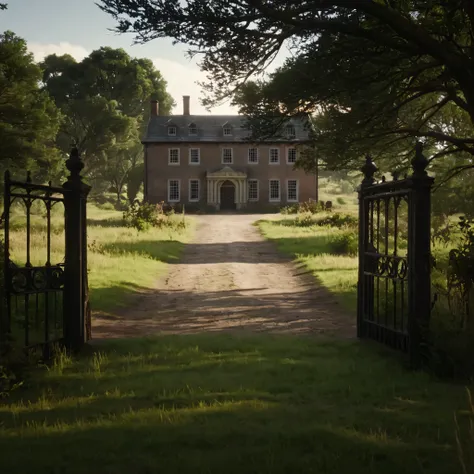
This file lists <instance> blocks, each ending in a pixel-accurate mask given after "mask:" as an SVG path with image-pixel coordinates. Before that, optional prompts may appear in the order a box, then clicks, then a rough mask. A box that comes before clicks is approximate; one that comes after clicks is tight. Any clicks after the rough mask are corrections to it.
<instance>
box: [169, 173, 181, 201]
mask: <svg viewBox="0 0 474 474" xmlns="http://www.w3.org/2000/svg"><path fill="white" fill-rule="evenodd" d="M171 181H176V182H177V183H178V199H171V192H170V191H171V186H170V185H171ZM179 201H181V180H180V179H177V178H170V179H168V202H179Z"/></svg>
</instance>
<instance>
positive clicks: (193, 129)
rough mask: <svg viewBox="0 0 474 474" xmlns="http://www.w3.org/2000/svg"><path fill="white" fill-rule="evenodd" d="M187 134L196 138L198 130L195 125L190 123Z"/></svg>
mask: <svg viewBox="0 0 474 474" xmlns="http://www.w3.org/2000/svg"><path fill="white" fill-rule="evenodd" d="M188 134H189V135H190V136H196V135H197V134H198V129H197V126H196V124H195V123H190V124H189V128H188Z"/></svg>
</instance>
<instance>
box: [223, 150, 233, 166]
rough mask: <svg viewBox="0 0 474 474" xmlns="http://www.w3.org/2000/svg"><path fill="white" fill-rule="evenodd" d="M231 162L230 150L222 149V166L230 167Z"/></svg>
mask: <svg viewBox="0 0 474 474" xmlns="http://www.w3.org/2000/svg"><path fill="white" fill-rule="evenodd" d="M232 162H233V155H232V148H222V164H224V165H231V164H232Z"/></svg>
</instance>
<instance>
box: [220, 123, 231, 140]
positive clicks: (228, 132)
mask: <svg viewBox="0 0 474 474" xmlns="http://www.w3.org/2000/svg"><path fill="white" fill-rule="evenodd" d="M222 132H223V134H224V137H231V136H232V127H231V126H230V125H224V126H223V127H222Z"/></svg>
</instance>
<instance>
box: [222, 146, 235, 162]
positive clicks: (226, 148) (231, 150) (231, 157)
mask: <svg viewBox="0 0 474 474" xmlns="http://www.w3.org/2000/svg"><path fill="white" fill-rule="evenodd" d="M224 150H230V163H227V162H225V161H224ZM221 164H223V165H233V164H234V149H233V148H228V147H225V148H222V152H221Z"/></svg>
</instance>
